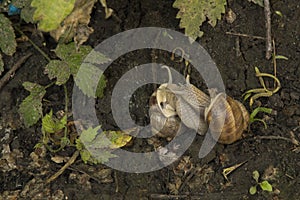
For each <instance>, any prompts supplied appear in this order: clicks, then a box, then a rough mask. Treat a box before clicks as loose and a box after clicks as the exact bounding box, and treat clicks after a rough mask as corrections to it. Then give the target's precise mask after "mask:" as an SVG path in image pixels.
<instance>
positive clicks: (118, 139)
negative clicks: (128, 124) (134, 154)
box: [105, 131, 132, 149]
mask: <svg viewBox="0 0 300 200" xmlns="http://www.w3.org/2000/svg"><path fill="white" fill-rule="evenodd" d="M105 134H106V136H107V137H108V139H109V140H110V141H111V143H112V144H111V145H110V148H112V149H116V148H120V147H123V146H125V145H126V144H127V143H128V142H129V141H130V140H131V139H132V136H131V135H128V134H125V133H123V132H122V131H105Z"/></svg>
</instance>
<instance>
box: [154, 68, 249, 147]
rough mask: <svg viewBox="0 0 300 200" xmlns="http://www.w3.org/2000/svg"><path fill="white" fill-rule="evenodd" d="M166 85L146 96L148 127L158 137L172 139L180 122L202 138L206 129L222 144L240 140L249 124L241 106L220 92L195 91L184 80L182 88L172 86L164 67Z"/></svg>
mask: <svg viewBox="0 0 300 200" xmlns="http://www.w3.org/2000/svg"><path fill="white" fill-rule="evenodd" d="M163 68H166V69H167V70H168V74H169V82H168V83H164V84H162V85H160V87H159V88H158V89H157V90H156V91H155V92H154V93H153V94H152V96H151V97H150V102H149V104H150V110H149V114H150V124H151V127H152V132H153V133H154V134H157V135H158V136H160V137H165V138H167V137H171V138H172V137H174V136H175V135H176V133H177V132H178V130H179V129H180V128H181V126H182V124H181V122H182V123H183V124H184V125H185V126H186V127H188V128H191V129H193V130H195V131H197V133H198V134H200V135H204V134H205V133H206V132H207V131H208V129H210V133H211V135H212V137H213V138H214V139H215V140H217V141H218V142H219V143H222V144H231V143H233V142H235V141H237V140H239V139H241V138H242V134H243V132H244V131H245V130H246V129H247V127H248V123H249V113H248V111H247V110H246V108H245V107H244V105H243V104H242V103H240V102H238V101H236V100H234V99H233V98H231V97H229V96H227V95H225V94H224V93H219V94H216V91H215V90H213V89H211V90H209V92H210V96H208V95H207V94H205V93H204V92H202V91H201V90H199V89H198V88H196V87H195V86H194V85H192V84H191V83H190V81H189V75H188V76H187V77H186V83H185V84H184V85H177V84H173V83H172V76H171V71H170V69H169V68H168V67H167V66H163Z"/></svg>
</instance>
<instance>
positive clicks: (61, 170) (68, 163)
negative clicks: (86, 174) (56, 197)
mask: <svg viewBox="0 0 300 200" xmlns="http://www.w3.org/2000/svg"><path fill="white" fill-rule="evenodd" d="M78 156H79V151H78V150H77V151H75V153H74V154H73V155H72V157H71V158H70V159H69V161H68V162H67V163H66V164H65V165H64V166H63V167H62V168H60V170H58V171H57V172H56V173H55V174H53V175H52V176H51V177H50V178H48V179H47V180H46V184H48V183H50V182H52V181H54V180H55V179H57V177H59V176H60V175H61V174H62V173H63V172H64V171H65V170H66V169H67V168H68V167H69V166H70V165H72V164H73V163H74V162H75V160H76V158H77V157H78Z"/></svg>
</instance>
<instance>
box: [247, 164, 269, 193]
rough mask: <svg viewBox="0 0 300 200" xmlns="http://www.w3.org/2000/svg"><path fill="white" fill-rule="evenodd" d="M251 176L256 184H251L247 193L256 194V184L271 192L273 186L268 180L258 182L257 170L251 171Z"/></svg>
mask: <svg viewBox="0 0 300 200" xmlns="http://www.w3.org/2000/svg"><path fill="white" fill-rule="evenodd" d="M252 178H253V179H254V180H255V182H256V184H255V185H253V186H251V187H250V189H249V193H250V194H251V195H254V194H256V192H257V186H259V187H260V188H261V189H262V190H263V191H267V192H272V191H273V187H272V185H271V184H270V183H269V182H268V181H266V180H265V181H262V182H259V172H258V171H257V170H255V171H253V172H252Z"/></svg>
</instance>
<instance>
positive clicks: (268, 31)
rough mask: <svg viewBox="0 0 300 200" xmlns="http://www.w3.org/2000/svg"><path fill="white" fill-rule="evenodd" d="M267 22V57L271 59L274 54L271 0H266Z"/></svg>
mask: <svg viewBox="0 0 300 200" xmlns="http://www.w3.org/2000/svg"><path fill="white" fill-rule="evenodd" d="M264 10H265V23H266V39H267V40H266V58H267V59H268V60H269V59H270V58H271V56H272V39H271V11H270V2H269V0H264Z"/></svg>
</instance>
